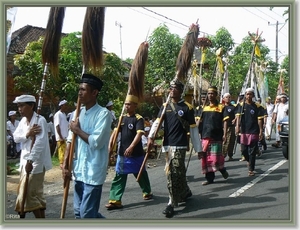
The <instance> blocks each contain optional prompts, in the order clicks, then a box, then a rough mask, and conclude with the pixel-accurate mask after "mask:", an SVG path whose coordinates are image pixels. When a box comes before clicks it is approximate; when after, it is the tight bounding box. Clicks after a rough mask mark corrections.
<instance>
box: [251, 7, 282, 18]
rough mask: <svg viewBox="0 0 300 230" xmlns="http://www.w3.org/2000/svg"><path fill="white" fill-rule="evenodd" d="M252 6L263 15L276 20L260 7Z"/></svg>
mask: <svg viewBox="0 0 300 230" xmlns="http://www.w3.org/2000/svg"><path fill="white" fill-rule="evenodd" d="M254 8H255V9H256V10H258V11H260V12H262V13H263V14H264V15H266V16H268V17H270V18H272V19H273V20H275V21H277V19H276V18H273V17H272V16H270V15H268V14H267V13H265V12H263V11H262V10H261V9H259V8H257V7H254Z"/></svg>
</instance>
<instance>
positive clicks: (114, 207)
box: [105, 203, 123, 210]
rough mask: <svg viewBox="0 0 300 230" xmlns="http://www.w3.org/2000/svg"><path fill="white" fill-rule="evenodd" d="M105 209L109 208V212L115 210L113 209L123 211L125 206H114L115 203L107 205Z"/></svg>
mask: <svg viewBox="0 0 300 230" xmlns="http://www.w3.org/2000/svg"><path fill="white" fill-rule="evenodd" d="M105 208H107V210H113V209H121V208H123V205H121V204H113V203H109V204H106V205H105Z"/></svg>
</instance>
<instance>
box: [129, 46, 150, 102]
mask: <svg viewBox="0 0 300 230" xmlns="http://www.w3.org/2000/svg"><path fill="white" fill-rule="evenodd" d="M148 47H149V45H148V43H147V42H143V43H141V44H140V46H139V48H138V51H137V53H136V55H135V58H134V60H133V63H132V67H131V70H130V74H129V80H128V94H129V95H134V96H136V97H138V99H139V101H141V100H143V97H144V79H145V68H146V62H147V59H148Z"/></svg>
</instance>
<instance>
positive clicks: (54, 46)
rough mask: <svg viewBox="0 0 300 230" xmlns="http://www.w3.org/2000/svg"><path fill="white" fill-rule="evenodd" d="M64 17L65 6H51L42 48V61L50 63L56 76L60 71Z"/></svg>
mask: <svg viewBox="0 0 300 230" xmlns="http://www.w3.org/2000/svg"><path fill="white" fill-rule="evenodd" d="M64 17H65V7H51V9H50V13H49V18H48V24H47V28H46V35H45V40H44V43H43V48H42V62H43V64H44V65H45V64H46V63H48V64H49V66H50V67H49V68H50V70H51V72H52V74H53V76H54V77H56V76H58V72H59V71H58V54H59V48H60V40H61V31H62V26H63V21H64Z"/></svg>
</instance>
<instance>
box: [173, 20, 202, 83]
mask: <svg viewBox="0 0 300 230" xmlns="http://www.w3.org/2000/svg"><path fill="white" fill-rule="evenodd" d="M198 34H199V26H198V24H192V25H191V27H190V31H189V32H188V34H187V36H186V38H185V41H184V43H183V45H182V47H181V50H180V52H179V55H178V58H177V62H176V72H177V77H178V79H179V80H180V81H183V80H185V79H186V77H187V74H188V71H189V69H190V67H191V60H192V57H193V54H194V49H195V46H196V45H197V44H198Z"/></svg>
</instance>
